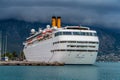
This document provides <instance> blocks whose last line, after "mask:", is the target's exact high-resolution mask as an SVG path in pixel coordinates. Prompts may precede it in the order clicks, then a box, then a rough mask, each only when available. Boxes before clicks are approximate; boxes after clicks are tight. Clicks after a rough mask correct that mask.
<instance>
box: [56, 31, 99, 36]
mask: <svg viewBox="0 0 120 80" xmlns="http://www.w3.org/2000/svg"><path fill="white" fill-rule="evenodd" d="M59 35H83V36H97V34H96V33H92V32H56V33H55V37H56V36H59Z"/></svg>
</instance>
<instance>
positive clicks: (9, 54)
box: [1, 52, 25, 61]
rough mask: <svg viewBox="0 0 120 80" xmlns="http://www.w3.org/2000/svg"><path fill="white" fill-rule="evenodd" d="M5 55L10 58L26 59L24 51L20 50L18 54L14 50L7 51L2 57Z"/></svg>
mask: <svg viewBox="0 0 120 80" xmlns="http://www.w3.org/2000/svg"><path fill="white" fill-rule="evenodd" d="M5 56H6V57H8V59H9V60H18V61H22V60H24V59H25V56H24V53H23V52H20V53H19V54H17V53H16V52H12V53H8V52H7V53H5V54H2V55H1V57H2V58H4V57H5Z"/></svg>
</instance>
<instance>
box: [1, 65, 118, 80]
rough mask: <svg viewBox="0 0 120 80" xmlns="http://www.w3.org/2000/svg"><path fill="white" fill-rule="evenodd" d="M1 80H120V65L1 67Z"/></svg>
mask: <svg viewBox="0 0 120 80" xmlns="http://www.w3.org/2000/svg"><path fill="white" fill-rule="evenodd" d="M0 80H120V63H96V64H95V65H65V66H0Z"/></svg>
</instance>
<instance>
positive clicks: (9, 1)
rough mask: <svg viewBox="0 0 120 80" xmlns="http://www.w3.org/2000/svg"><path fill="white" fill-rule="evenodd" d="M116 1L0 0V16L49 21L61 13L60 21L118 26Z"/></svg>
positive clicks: (117, 4) (119, 19)
mask: <svg viewBox="0 0 120 80" xmlns="http://www.w3.org/2000/svg"><path fill="white" fill-rule="evenodd" d="M119 3H120V1H118V0H59V1H58V0H0V19H1V20H2V19H10V18H14V19H19V20H25V21H41V22H49V21H50V20H49V19H50V18H51V16H53V15H56V16H62V19H63V22H64V23H77V24H90V25H92V24H93V25H94V24H101V25H104V26H110V27H112V26H116V27H119V26H120V22H119V21H120V5H119Z"/></svg>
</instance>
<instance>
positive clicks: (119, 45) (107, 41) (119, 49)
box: [0, 19, 120, 55]
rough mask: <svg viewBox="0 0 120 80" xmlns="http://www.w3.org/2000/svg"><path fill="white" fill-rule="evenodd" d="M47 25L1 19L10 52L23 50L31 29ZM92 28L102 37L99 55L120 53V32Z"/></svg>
mask: <svg viewBox="0 0 120 80" xmlns="http://www.w3.org/2000/svg"><path fill="white" fill-rule="evenodd" d="M46 25H47V23H39V22H25V21H18V20H13V19H10V20H2V21H0V30H2V32H3V34H4V35H5V33H7V36H8V49H7V50H8V52H13V51H16V52H20V51H22V49H23V45H22V43H23V41H25V39H26V37H27V36H29V33H30V29H32V28H35V29H36V30H37V29H38V28H39V27H41V26H43V27H42V28H44V27H45V26H46ZM90 28H92V29H94V30H96V31H97V32H98V36H99V39H100V49H99V55H100V54H110V53H115V54H119V53H120V37H119V35H120V33H118V32H115V31H112V29H109V28H104V27H92V26H90ZM3 41H5V40H3Z"/></svg>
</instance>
